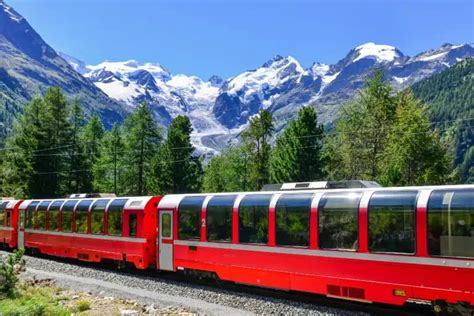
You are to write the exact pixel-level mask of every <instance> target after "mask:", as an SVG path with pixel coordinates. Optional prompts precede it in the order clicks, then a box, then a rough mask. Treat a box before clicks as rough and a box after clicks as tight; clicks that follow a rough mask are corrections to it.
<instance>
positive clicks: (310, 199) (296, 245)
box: [274, 193, 314, 249]
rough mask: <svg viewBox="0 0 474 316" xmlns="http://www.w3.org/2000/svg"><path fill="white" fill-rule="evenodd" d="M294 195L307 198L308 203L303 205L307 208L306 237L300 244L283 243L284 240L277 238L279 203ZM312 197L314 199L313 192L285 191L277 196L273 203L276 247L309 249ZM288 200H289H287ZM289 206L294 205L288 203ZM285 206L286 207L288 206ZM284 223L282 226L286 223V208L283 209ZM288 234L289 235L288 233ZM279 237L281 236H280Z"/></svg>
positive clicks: (294, 196)
mask: <svg viewBox="0 0 474 316" xmlns="http://www.w3.org/2000/svg"><path fill="white" fill-rule="evenodd" d="M296 197H304V198H305V199H308V202H309V203H308V205H305V206H304V207H307V208H308V210H307V213H306V215H307V218H308V219H307V221H308V222H307V236H305V237H306V242H305V244H304V245H301V244H289V243H284V242H279V240H278V236H279V235H278V233H279V231H281V230H279V227H278V223H279V219H278V216H279V214H278V208H279V207H280V203H282V201H285V200H286V199H287V198H296ZM313 199H314V194H313V193H293V194H291V193H285V194H282V195H281V196H280V197H279V198H278V201H277V202H276V205H275V211H274V212H275V246H276V247H285V248H286V247H287V248H302V249H309V248H310V244H311V206H312V202H313ZM295 200H296V199H295ZM289 201H290V200H289ZM289 206H290V207H294V206H291V205H289ZM289 206H287V208H288V207H289ZM297 207H303V206H297ZM285 215H286V217H285V225H284V226H287V224H288V211H287V210H286V211H285ZM288 236H289V235H288ZM280 238H281V237H280Z"/></svg>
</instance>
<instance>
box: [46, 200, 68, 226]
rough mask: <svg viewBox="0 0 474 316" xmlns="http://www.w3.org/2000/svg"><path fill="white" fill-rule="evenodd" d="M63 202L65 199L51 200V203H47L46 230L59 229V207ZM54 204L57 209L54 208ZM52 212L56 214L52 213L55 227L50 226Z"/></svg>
mask: <svg viewBox="0 0 474 316" xmlns="http://www.w3.org/2000/svg"><path fill="white" fill-rule="evenodd" d="M64 203H65V200H53V201H52V202H51V204H50V205H49V207H48V231H56V232H57V231H59V229H60V227H61V225H60V220H59V218H60V213H61V207H62V206H63V204H64ZM58 204H59V205H58ZM56 206H57V209H55V208H56ZM52 207H54V209H52ZM53 212H54V213H53ZM52 214H56V215H54V217H55V218H56V219H57V221H56V227H55V229H52V228H51V218H52V216H51V215H52Z"/></svg>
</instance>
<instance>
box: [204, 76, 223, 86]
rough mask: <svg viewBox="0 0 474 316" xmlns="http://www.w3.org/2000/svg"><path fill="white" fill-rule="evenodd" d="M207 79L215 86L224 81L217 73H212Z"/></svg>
mask: <svg viewBox="0 0 474 316" xmlns="http://www.w3.org/2000/svg"><path fill="white" fill-rule="evenodd" d="M207 81H209V82H210V83H211V84H212V85H213V86H216V87H217V86H221V85H222V83H223V82H224V79H222V78H221V77H219V76H217V75H212V76H211V77H209V79H208V80H207Z"/></svg>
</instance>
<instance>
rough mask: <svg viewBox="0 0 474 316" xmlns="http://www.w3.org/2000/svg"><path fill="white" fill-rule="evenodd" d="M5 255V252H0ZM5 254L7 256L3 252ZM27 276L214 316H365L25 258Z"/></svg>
mask: <svg viewBox="0 0 474 316" xmlns="http://www.w3.org/2000/svg"><path fill="white" fill-rule="evenodd" d="M0 254H2V252H0ZM3 254H6V253H5V252H3ZM25 260H26V268H27V271H26V273H25V277H36V278H50V279H53V280H54V281H56V282H57V284H58V286H60V287H65V288H71V289H76V290H82V291H89V292H91V293H97V294H99V293H101V294H104V293H105V295H110V296H114V297H121V298H127V299H134V300H137V301H140V302H143V303H144V304H155V305H160V306H166V307H169V308H171V309H172V308H177V309H179V308H185V309H186V310H188V311H193V312H196V313H204V314H212V315H224V314H225V315H245V314H292V315H293V314H299V315H303V314H304V315H355V314H357V315H366V314H364V313H361V312H355V311H347V310H343V309H338V308H334V307H330V306H321V305H316V304H308V303H303V302H295V301H288V300H284V299H279V298H271V297H264V296H261V295H255V294H249V293H242V292H234V291H231V290H226V289H224V290H223V289H220V288H212V287H210V286H203V285H198V284H192V283H188V282H180V281H175V280H169V279H167V278H161V277H160V276H159V275H158V276H157V275H153V276H143V275H135V274H126V273H122V272H118V271H117V272H116V271H111V270H104V269H97V268H93V267H88V266H84V265H76V264H69V263H64V262H59V261H54V260H50V259H44V258H37V257H30V256H25Z"/></svg>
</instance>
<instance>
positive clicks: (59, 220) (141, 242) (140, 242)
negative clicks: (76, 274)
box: [18, 197, 160, 269]
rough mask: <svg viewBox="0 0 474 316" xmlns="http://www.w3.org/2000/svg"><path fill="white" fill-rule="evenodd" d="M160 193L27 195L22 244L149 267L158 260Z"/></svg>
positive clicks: (21, 214)
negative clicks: (43, 197) (36, 197)
mask: <svg viewBox="0 0 474 316" xmlns="http://www.w3.org/2000/svg"><path fill="white" fill-rule="evenodd" d="M159 200H160V197H128V198H127V197H120V198H82V199H81V198H73V199H51V200H25V201H24V202H23V203H21V205H20V208H19V232H18V240H19V241H20V242H19V247H20V248H21V247H25V248H26V249H27V250H29V251H32V252H35V251H36V252H39V253H42V254H47V255H52V256H59V257H67V258H74V259H79V260H83V261H89V262H101V261H103V260H113V261H116V262H119V263H121V264H122V263H124V264H125V263H131V264H133V265H134V266H135V267H136V268H139V269H146V268H148V267H150V266H153V265H154V263H155V260H154V258H155V256H156V254H155V250H156V249H155V246H154V245H155V240H156V225H157V224H156V221H157V219H156V207H157V203H158V202H159Z"/></svg>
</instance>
